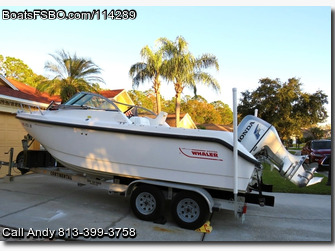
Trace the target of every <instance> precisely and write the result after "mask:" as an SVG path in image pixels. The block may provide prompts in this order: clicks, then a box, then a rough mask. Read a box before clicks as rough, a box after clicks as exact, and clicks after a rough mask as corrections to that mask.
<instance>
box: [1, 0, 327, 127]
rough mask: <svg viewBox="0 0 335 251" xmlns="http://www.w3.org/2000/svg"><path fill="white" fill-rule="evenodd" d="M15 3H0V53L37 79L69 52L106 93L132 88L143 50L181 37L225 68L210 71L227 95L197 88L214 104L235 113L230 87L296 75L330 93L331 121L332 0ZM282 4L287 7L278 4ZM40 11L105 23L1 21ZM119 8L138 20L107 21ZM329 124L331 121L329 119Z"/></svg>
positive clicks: (169, 89) (169, 91)
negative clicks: (98, 71)
mask: <svg viewBox="0 0 335 251" xmlns="http://www.w3.org/2000/svg"><path fill="white" fill-rule="evenodd" d="M13 2H15V3H16V4H17V3H20V2H23V3H24V1H11V2H9V1H3V0H0V4H1V6H2V16H1V17H2V18H1V19H0V27H1V34H2V35H1V39H0V54H1V55H3V56H11V57H16V58H19V59H21V60H23V61H24V63H26V64H27V65H28V66H29V67H30V68H31V69H32V70H33V71H34V72H35V73H37V74H42V75H44V76H48V73H47V72H45V71H44V65H45V63H46V61H49V60H52V57H51V56H50V54H54V53H55V52H56V51H58V50H62V49H64V50H65V51H67V52H69V53H71V54H74V53H76V54H77V56H80V57H85V58H89V59H91V60H92V61H93V62H94V63H95V64H97V65H98V66H99V67H101V68H102V70H103V72H102V77H103V78H104V80H105V82H106V84H105V85H101V87H103V88H108V89H120V88H122V89H126V90H131V89H132V80H131V78H130V77H129V75H128V72H129V69H130V67H131V65H132V64H135V63H137V62H140V61H141V60H142V59H141V57H140V50H141V49H142V48H143V47H144V46H146V45H148V46H149V47H151V48H152V49H155V48H157V47H156V41H157V39H158V38H160V37H166V38H168V39H170V40H172V41H174V40H175V39H176V37H177V36H183V37H184V38H185V40H186V41H187V42H188V43H189V51H190V52H191V53H192V54H193V55H194V56H200V55H202V54H204V53H211V54H214V55H215V56H216V57H217V58H218V62H219V65H220V70H219V71H218V72H216V71H215V70H213V69H210V70H206V71H207V72H209V73H211V74H212V75H213V76H214V77H215V78H216V79H217V80H218V81H219V84H220V86H221V92H220V93H215V92H214V91H212V90H210V89H207V88H203V87H201V86H200V85H199V88H198V94H199V95H201V96H203V97H204V98H205V99H206V100H207V101H208V102H212V101H215V100H221V101H223V102H224V103H226V104H228V105H229V106H230V107H232V88H237V92H238V99H239V98H241V95H240V93H241V92H244V91H246V90H249V91H253V90H255V89H256V88H257V87H258V86H259V80H260V79H261V78H266V77H268V78H271V79H276V78H278V79H280V80H281V82H287V81H288V79H289V78H292V77H295V78H299V79H300V82H301V83H302V89H303V91H305V92H308V93H310V94H311V93H314V92H316V91H317V90H322V91H323V92H324V93H326V94H327V95H328V101H329V104H328V105H327V106H326V108H327V111H328V115H329V117H330V114H331V60H332V59H331V10H332V7H331V6H330V2H331V1H321V4H323V6H317V4H316V3H313V1H304V2H305V3H307V4H308V5H309V6H302V5H301V1H298V0H293V2H292V1H290V4H285V1H273V4H275V5H276V6H265V5H264V4H263V5H262V2H259V1H255V3H260V4H258V5H261V6H244V5H243V4H245V1H236V4H235V6H230V5H229V4H226V5H224V4H222V2H219V1H212V0H209V1H206V3H207V4H208V5H205V6H204V5H203V3H202V2H203V1H196V0H195V1H192V6H191V5H189V2H190V1H186V0H184V1H179V2H177V1H169V2H167V1H163V3H165V4H164V5H165V6H155V4H154V3H152V2H153V1H145V0H144V1H141V3H143V5H142V6H139V4H138V3H137V2H136V1H123V2H122V1H109V3H111V2H113V3H114V2H115V5H113V6H104V5H100V4H101V3H102V4H103V1H96V2H94V4H93V3H90V2H87V5H90V6H84V5H86V1H84V0H83V1H80V3H81V5H77V2H79V1H73V0H72V1H70V2H67V5H60V3H62V2H63V1H58V2H56V1H51V2H48V5H49V6H45V5H44V6H43V5H41V3H42V4H43V1H35V0H32V1H29V2H30V4H31V6H24V5H17V6H10V4H12V3H13ZM120 2H122V4H124V6H122V5H120ZM224 2H226V1H223V3H224ZM270 2H271V1H270ZM68 3H70V5H72V6H69V4H68ZM167 3H168V4H167ZM219 3H220V4H219ZM226 3H227V2H226ZM239 3H240V4H239ZM266 3H267V4H268V3H269V2H266ZM278 3H279V4H278ZM56 4H57V6H56ZM282 4H284V6H280V5H282ZM318 4H320V1H319V3H318ZM181 5H183V6H181ZM196 5H197V6H196ZM199 5H201V6H199ZM238 5H239V6H238ZM248 5H250V4H248ZM256 5H257V4H256ZM292 5H293V6H292ZM294 5H295V6H294ZM37 9H47V10H50V9H51V10H57V11H63V10H64V11H65V12H66V13H69V12H70V11H93V10H99V12H100V14H101V16H100V17H101V18H100V20H97V18H95V19H94V20H42V19H40V18H37V20H17V19H16V20H13V19H10V20H5V19H4V16H3V13H4V12H3V10H9V11H10V12H15V11H24V10H28V11H33V10H37ZM113 9H114V10H116V9H121V10H135V11H136V13H137V16H136V19H134V20H110V19H109V20H104V19H103V14H102V13H103V11H108V12H109V11H111V10H113ZM13 15H14V14H13ZM149 88H151V83H145V84H144V85H142V86H140V87H139V88H138V90H142V91H144V90H148V89H149ZM162 95H163V97H164V98H166V99H170V98H171V97H172V96H174V88H173V84H172V83H168V82H164V81H163V86H162ZM184 95H192V92H191V91H189V90H185V91H184ZM327 123H329V124H330V123H331V122H330V118H329V119H328V121H327Z"/></svg>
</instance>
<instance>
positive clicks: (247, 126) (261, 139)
mask: <svg viewBox="0 0 335 251" xmlns="http://www.w3.org/2000/svg"><path fill="white" fill-rule="evenodd" d="M237 135H238V141H239V142H240V143H241V144H242V145H243V146H244V147H245V148H246V149H247V150H248V151H249V152H250V153H251V154H252V155H254V156H255V157H257V158H258V159H259V160H260V161H262V160H263V161H264V160H266V161H267V162H269V163H270V164H271V165H272V166H274V167H275V168H276V169H277V170H278V171H279V173H280V174H281V176H283V177H285V178H287V179H288V180H290V181H291V182H292V183H294V184H296V185H297V186H299V187H305V186H309V185H312V184H315V183H318V182H320V181H321V180H322V178H319V177H313V176H314V172H315V170H316V169H307V168H306V169H305V168H304V166H303V163H304V161H305V159H306V158H307V156H297V155H293V154H291V153H289V152H288V151H287V150H286V148H285V146H284V145H283V144H282V142H281V140H280V138H279V135H278V133H277V130H276V128H275V127H274V126H273V125H271V124H269V123H268V122H266V121H264V120H262V119H260V118H259V117H255V116H252V115H248V116H246V117H245V118H244V119H243V120H242V121H241V123H240V124H239V125H238V134H237Z"/></svg>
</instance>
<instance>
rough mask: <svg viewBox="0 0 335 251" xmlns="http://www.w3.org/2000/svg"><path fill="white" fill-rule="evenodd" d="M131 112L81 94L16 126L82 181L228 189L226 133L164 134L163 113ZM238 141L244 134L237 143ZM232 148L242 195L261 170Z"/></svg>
mask: <svg viewBox="0 0 335 251" xmlns="http://www.w3.org/2000/svg"><path fill="white" fill-rule="evenodd" d="M138 111H139V108H138V107H136V106H128V105H126V104H121V103H118V102H115V101H113V100H109V99H107V98H105V97H103V96H101V95H98V94H93V93H85V92H81V93H78V94H77V95H75V96H74V97H73V98H71V99H70V100H69V101H68V102H67V103H65V104H63V105H59V106H58V107H51V108H50V109H48V110H46V111H41V110H39V111H34V112H31V111H30V112H23V111H19V112H18V113H17V118H18V119H19V120H20V121H21V123H22V125H23V127H24V128H25V129H26V131H27V132H28V133H29V134H30V135H31V136H33V137H34V138H36V139H37V140H38V141H39V142H40V143H41V144H42V145H43V147H44V148H45V149H46V150H47V151H48V152H49V153H50V154H51V155H52V156H53V157H54V158H55V159H56V160H57V161H59V162H60V163H62V164H63V165H64V166H65V167H67V168H69V169H72V170H74V171H77V172H80V173H83V174H85V175H87V176H92V177H101V178H104V179H108V178H111V177H113V176H115V175H118V176H121V177H131V178H136V179H148V180H158V181H169V182H174V183H182V184H192V185H197V186H201V187H204V188H209V189H211V188H214V189H217V190H228V191H232V190H233V189H234V168H233V167H234V163H233V134H232V133H230V132H223V131H211V130H198V129H184V128H175V127H169V126H168V125H167V123H166V122H165V119H166V116H167V114H166V113H164V112H161V113H160V114H159V115H158V116H157V117H155V116H153V115H152V114H149V113H148V110H145V113H144V114H143V113H139V112H138ZM130 113H132V114H130ZM257 122H259V121H257ZM259 123H260V122H259ZM245 124H247V123H246V122H244V123H243V125H245ZM254 124H255V123H254ZM247 126H248V125H247ZM254 126H256V124H255V125H254ZM249 130H250V128H249ZM249 130H248V131H249ZM243 134H246V133H245V129H241V132H240V136H239V138H240V139H241V137H242V138H243V137H244V136H241V135H243ZM253 141H254V143H255V144H257V143H258V141H255V140H253ZM242 142H243V141H242ZM255 144H254V145H255ZM237 146H238V172H237V173H238V191H239V192H242V193H245V192H247V191H248V189H249V187H250V186H252V185H254V184H255V183H257V176H259V175H256V174H257V173H258V172H261V169H262V168H261V163H260V162H259V161H258V160H257V159H256V158H255V157H254V155H253V154H251V153H250V149H247V148H246V147H245V146H244V145H243V144H242V143H239V142H238V144H237ZM253 149H254V147H253ZM251 150H252V149H251ZM299 162H301V161H300V160H299ZM301 164H302V163H300V164H299V165H301ZM308 174H309V173H308ZM290 175H291V178H292V177H293V176H294V177H295V178H297V175H294V173H292V172H290ZM299 175H301V173H299ZM305 176H306V175H305ZM312 176H313V175H312ZM297 179H298V180H297V181H295V183H297V184H299V185H300V183H301V182H302V183H303V186H304V185H307V183H308V182H309V181H310V180H311V179H312V177H310V176H309V177H308V180H307V182H306V179H303V181H301V182H300V180H299V178H297Z"/></svg>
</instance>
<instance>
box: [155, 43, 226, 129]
mask: <svg viewBox="0 0 335 251" xmlns="http://www.w3.org/2000/svg"><path fill="white" fill-rule="evenodd" d="M159 41H160V43H161V44H162V47H161V49H162V50H163V52H164V53H163V58H165V60H164V61H163V67H162V69H163V70H164V71H163V72H162V75H163V76H164V77H166V78H167V79H168V80H169V81H172V82H173V83H174V88H175V92H176V107H175V109H176V127H178V125H179V121H180V101H181V93H182V92H183V90H184V88H185V87H188V88H191V89H193V91H194V94H195V95H196V91H197V87H196V83H202V84H205V85H206V86H208V87H211V88H213V89H214V90H216V91H220V85H219V83H218V82H217V80H216V79H214V78H213V77H212V76H211V75H210V74H208V73H206V72H203V71H202V69H205V68H208V67H210V66H214V67H215V68H216V69H217V70H219V64H218V60H217V58H216V57H215V56H213V55H211V54H203V55H202V56H200V57H199V58H195V57H194V56H193V55H192V54H191V53H190V52H189V51H188V43H187V42H186V40H185V39H184V38H183V37H181V36H179V37H177V39H176V41H175V42H172V41H170V40H168V39H167V38H160V39H159Z"/></svg>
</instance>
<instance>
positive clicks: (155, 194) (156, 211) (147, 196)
mask: <svg viewBox="0 0 335 251" xmlns="http://www.w3.org/2000/svg"><path fill="white" fill-rule="evenodd" d="M130 205H131V209H132V211H133V213H134V214H135V215H136V216H137V218H139V219H141V220H145V221H154V220H156V219H158V218H159V217H161V216H162V215H163V209H164V206H165V199H164V195H163V192H162V191H161V190H159V189H158V188H157V187H154V186H147V185H142V186H138V187H136V189H135V190H134V191H133V192H132V194H131V196H130Z"/></svg>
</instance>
